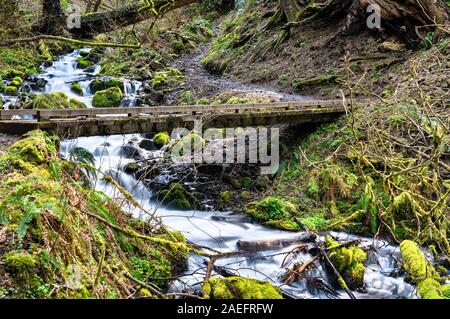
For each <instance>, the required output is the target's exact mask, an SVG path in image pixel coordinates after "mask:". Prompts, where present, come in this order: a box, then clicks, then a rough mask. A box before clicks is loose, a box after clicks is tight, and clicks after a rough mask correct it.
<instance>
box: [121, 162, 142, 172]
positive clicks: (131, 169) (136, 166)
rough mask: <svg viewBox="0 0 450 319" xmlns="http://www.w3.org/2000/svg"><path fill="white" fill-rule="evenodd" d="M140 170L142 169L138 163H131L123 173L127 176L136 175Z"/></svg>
mask: <svg viewBox="0 0 450 319" xmlns="http://www.w3.org/2000/svg"><path fill="white" fill-rule="evenodd" d="M139 168H140V166H139V164H138V163H136V162H131V163H128V164H127V165H125V167H124V169H123V171H124V172H125V173H127V174H130V175H132V174H135V173H136V172H137V171H138V170H139Z"/></svg>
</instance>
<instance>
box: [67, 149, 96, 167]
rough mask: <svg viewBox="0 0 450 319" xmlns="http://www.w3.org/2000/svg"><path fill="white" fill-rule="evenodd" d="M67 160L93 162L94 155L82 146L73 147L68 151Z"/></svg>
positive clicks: (79, 162)
mask: <svg viewBox="0 0 450 319" xmlns="http://www.w3.org/2000/svg"><path fill="white" fill-rule="evenodd" d="M69 160H70V161H71V162H74V163H78V164H89V165H94V164H95V157H94V155H92V153H91V152H89V151H88V150H87V149H85V148H84V147H74V148H73V149H72V150H71V151H70V153H69Z"/></svg>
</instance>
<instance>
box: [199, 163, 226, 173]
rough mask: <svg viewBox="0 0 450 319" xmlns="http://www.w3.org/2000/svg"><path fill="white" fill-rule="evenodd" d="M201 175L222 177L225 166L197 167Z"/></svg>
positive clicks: (208, 165)
mask: <svg viewBox="0 0 450 319" xmlns="http://www.w3.org/2000/svg"><path fill="white" fill-rule="evenodd" d="M197 170H198V172H199V173H202V174H205V175H211V176H220V175H221V174H222V173H223V166H222V165H219V164H205V165H201V166H199V167H197Z"/></svg>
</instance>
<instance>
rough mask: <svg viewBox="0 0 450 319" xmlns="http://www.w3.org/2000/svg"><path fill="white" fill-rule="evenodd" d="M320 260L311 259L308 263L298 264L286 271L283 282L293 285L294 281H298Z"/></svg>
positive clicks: (316, 258) (316, 257)
mask: <svg viewBox="0 0 450 319" xmlns="http://www.w3.org/2000/svg"><path fill="white" fill-rule="evenodd" d="M318 259H319V257H318V256H315V257H313V258H311V259H310V260H308V261H306V262H303V263H302V262H298V263H295V264H294V266H293V267H292V268H290V269H288V270H287V271H286V273H285V274H284V276H283V279H282V280H283V282H284V283H285V284H287V285H290V284H292V283H293V282H294V281H297V280H298V279H299V278H300V277H301V276H302V275H303V273H304V272H305V270H307V269H308V268H309V267H311V266H312V265H313V264H314V263H315V262H316V261H317V260H318Z"/></svg>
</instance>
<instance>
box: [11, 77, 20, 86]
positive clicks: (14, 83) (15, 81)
mask: <svg viewBox="0 0 450 319" xmlns="http://www.w3.org/2000/svg"><path fill="white" fill-rule="evenodd" d="M22 84H23V80H22V78H21V77H19V76H16V77H15V78H13V79H12V80H11V83H10V84H9V85H12V86H15V87H20V86H22Z"/></svg>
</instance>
